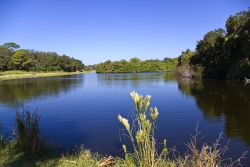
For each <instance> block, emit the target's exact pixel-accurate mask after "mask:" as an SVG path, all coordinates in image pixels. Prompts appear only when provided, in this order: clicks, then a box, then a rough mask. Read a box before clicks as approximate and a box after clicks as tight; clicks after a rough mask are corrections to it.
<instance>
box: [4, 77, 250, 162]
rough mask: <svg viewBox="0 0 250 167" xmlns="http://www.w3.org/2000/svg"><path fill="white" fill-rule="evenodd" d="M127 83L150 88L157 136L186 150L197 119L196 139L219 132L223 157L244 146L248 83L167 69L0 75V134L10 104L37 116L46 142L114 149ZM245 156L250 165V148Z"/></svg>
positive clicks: (12, 109)
mask: <svg viewBox="0 0 250 167" xmlns="http://www.w3.org/2000/svg"><path fill="white" fill-rule="evenodd" d="M132 90H136V91H137V92H139V93H141V94H143V95H146V94H149V95H152V101H151V104H152V105H153V106H157V107H158V109H159V112H160V115H159V118H158V122H157V138H158V140H159V141H162V140H163V138H164V137H165V138H166V139H167V142H168V146H169V147H174V146H176V148H177V150H178V151H180V152H183V151H184V150H185V147H184V143H187V142H188V140H189V138H190V135H191V134H193V133H194V130H195V127H196V125H197V123H198V124H199V129H200V130H201V131H202V136H201V137H202V139H201V143H202V142H213V141H214V140H215V139H216V138H217V137H218V136H219V134H220V133H221V132H222V133H223V140H222V142H226V141H228V140H229V141H230V144H229V147H230V150H229V152H228V154H229V155H230V156H239V155H240V154H241V153H243V152H244V151H250V147H249V146H250V85H243V84H241V83H236V82H233V81H215V80H210V81H192V80H187V79H176V78H175V77H174V76H173V75H171V74H164V73H145V74H94V73H93V74H82V75H73V76H64V77H55V78H46V79H25V80H16V81H2V82H0V121H1V122H3V123H4V130H5V132H6V133H9V134H10V133H11V132H12V130H13V128H14V126H15V123H14V121H15V114H16V111H20V110H21V106H22V103H24V105H25V108H29V109H30V110H37V112H38V113H39V115H41V121H40V123H41V129H42V133H43V135H44V136H46V138H47V139H48V140H49V141H50V142H51V143H56V144H58V145H63V146H65V148H68V149H72V148H74V147H75V146H76V145H78V146H79V145H81V144H84V147H86V148H89V149H91V150H92V151H94V152H95V151H98V152H100V153H103V154H112V155H120V154H121V145H122V143H124V142H126V138H124V137H123V135H122V134H123V132H122V127H121V125H120V124H119V122H118V121H117V119H116V116H117V115H118V114H121V115H122V116H124V117H129V116H130V114H131V109H132V101H131V98H130V96H129V93H130V92H131V91H132ZM247 158H248V159H247V160H245V161H244V165H245V166H250V152H249V153H248V155H247Z"/></svg>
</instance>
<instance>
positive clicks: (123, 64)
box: [95, 58, 178, 73]
mask: <svg viewBox="0 0 250 167" xmlns="http://www.w3.org/2000/svg"><path fill="white" fill-rule="evenodd" d="M177 63H178V61H177V58H175V59H171V58H165V59H164V60H162V61H161V60H145V61H142V60H140V59H139V58H132V59H130V61H126V60H121V61H113V62H112V61H110V60H108V61H105V62H104V63H100V64H97V65H96V67H95V68H96V72H97V73H132V72H162V71H172V70H174V69H175V68H176V66H177Z"/></svg>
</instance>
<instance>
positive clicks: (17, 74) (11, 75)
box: [0, 70, 94, 81]
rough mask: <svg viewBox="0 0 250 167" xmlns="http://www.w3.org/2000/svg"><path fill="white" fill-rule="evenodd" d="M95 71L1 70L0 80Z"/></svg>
mask: <svg viewBox="0 0 250 167" xmlns="http://www.w3.org/2000/svg"><path fill="white" fill-rule="evenodd" d="M90 72H94V71H83V72H80V71H78V72H62V71H57V72H28V71H19V70H17V71H5V72H0V81H2V80H14V79H25V78H45V77H56V76H65V75H74V74H83V73H90Z"/></svg>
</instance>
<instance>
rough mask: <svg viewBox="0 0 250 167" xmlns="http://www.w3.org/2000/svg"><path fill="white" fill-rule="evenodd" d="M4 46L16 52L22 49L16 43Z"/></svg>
mask: <svg viewBox="0 0 250 167" xmlns="http://www.w3.org/2000/svg"><path fill="white" fill-rule="evenodd" d="M3 46H4V47H5V48H8V49H11V50H16V49H19V48H20V46H19V45H18V44H16V43H15V42H8V43H5V44H3Z"/></svg>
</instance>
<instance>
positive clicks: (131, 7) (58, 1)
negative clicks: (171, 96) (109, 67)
mask: <svg viewBox="0 0 250 167" xmlns="http://www.w3.org/2000/svg"><path fill="white" fill-rule="evenodd" d="M248 7H250V0H0V18H1V24H0V43H1V44H3V43H5V42H10V41H12V42H16V43H18V44H19V45H21V47H22V48H25V49H35V50H42V51H55V52H57V53H59V54H63V53H64V54H66V55H69V56H72V57H75V58H78V59H81V60H82V61H83V62H84V63H85V64H87V65H89V64H94V63H99V62H102V61H105V60H108V59H109V60H120V59H126V60H129V59H130V58H132V57H139V58H141V59H142V60H145V59H163V58H164V57H176V56H178V55H179V54H180V53H181V51H183V50H185V49H187V48H190V49H195V45H196V41H198V40H200V39H201V38H202V37H203V35H204V34H205V33H207V32H208V31H210V30H213V29H216V28H220V27H221V28H224V27H225V21H226V19H227V18H228V17H229V16H230V15H232V14H235V13H237V12H239V11H241V10H246V9H248Z"/></svg>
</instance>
